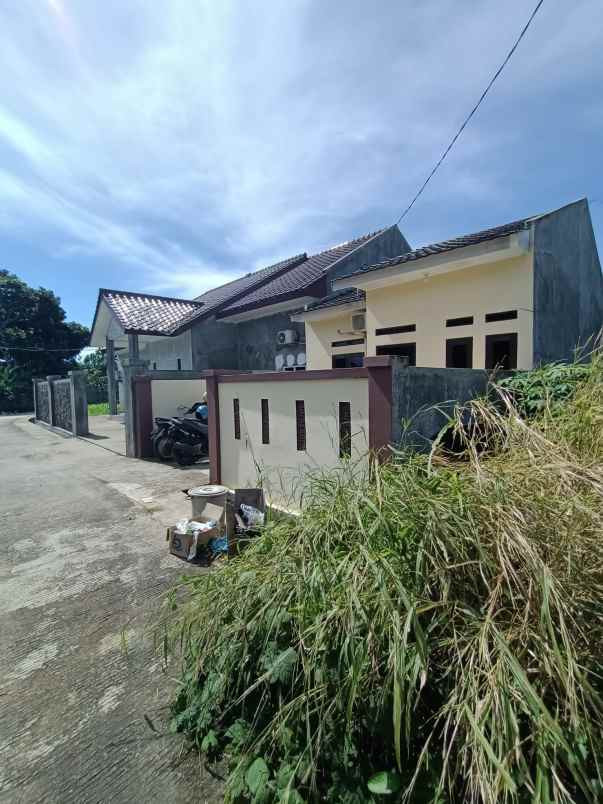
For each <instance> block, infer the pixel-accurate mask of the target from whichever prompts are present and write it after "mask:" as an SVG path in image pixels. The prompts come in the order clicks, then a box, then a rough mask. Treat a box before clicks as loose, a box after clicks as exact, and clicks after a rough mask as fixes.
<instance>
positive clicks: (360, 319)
mask: <svg viewBox="0 0 603 804" xmlns="http://www.w3.org/2000/svg"><path fill="white" fill-rule="evenodd" d="M352 329H353V330H354V332H361V331H364V330H365V329H366V316H365V315H364V313H354V315H353V316H352Z"/></svg>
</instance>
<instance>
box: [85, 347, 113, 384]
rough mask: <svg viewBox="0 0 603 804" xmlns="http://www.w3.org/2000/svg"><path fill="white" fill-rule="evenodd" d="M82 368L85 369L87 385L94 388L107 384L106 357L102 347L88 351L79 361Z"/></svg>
mask: <svg viewBox="0 0 603 804" xmlns="http://www.w3.org/2000/svg"><path fill="white" fill-rule="evenodd" d="M81 366H82V368H83V369H84V370H85V371H86V374H87V380H88V385H92V386H94V387H95V388H105V387H106V385H107V359H106V355H105V350H104V349H98V350H97V351H96V352H90V354H87V355H86V357H85V358H84V359H83V360H82V361H81Z"/></svg>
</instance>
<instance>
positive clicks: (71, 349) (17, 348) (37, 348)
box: [0, 343, 86, 352]
mask: <svg viewBox="0 0 603 804" xmlns="http://www.w3.org/2000/svg"><path fill="white" fill-rule="evenodd" d="M85 348H86V347H85V346H80V347H73V346H72V347H68V346H66V347H64V348H63V349H46V348H45V347H44V346H3V345H2V344H1V343H0V349H4V350H6V351H7V352H81V351H82V349H85Z"/></svg>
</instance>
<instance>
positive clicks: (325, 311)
mask: <svg viewBox="0 0 603 804" xmlns="http://www.w3.org/2000/svg"><path fill="white" fill-rule="evenodd" d="M365 309H366V301H365V299H356V300H355V301H349V300H348V301H345V300H344V301H341V302H340V303H339V304H330V305H329V306H328V307H319V308H318V309H317V310H298V311H297V312H296V313H294V314H293V315H291V321H294V322H296V323H298V324H301V323H303V322H304V321H323V320H327V319H329V318H337V316H340V315H342V314H343V313H355V312H361V311H362V310H365Z"/></svg>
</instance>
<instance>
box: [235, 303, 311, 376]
mask: <svg viewBox="0 0 603 804" xmlns="http://www.w3.org/2000/svg"><path fill="white" fill-rule="evenodd" d="M231 326H232V325H231ZM233 329H235V327H233ZM283 329H292V330H295V331H296V332H297V333H298V334H299V340H298V342H297V343H295V344H292V345H291V346H279V345H278V344H277V342H276V336H277V333H278V332H280V331H281V330H283ZM236 337H237V345H238V350H239V368H240V369H241V370H242V371H275V369H276V368H277V366H276V359H277V355H281V356H282V357H283V358H284V359H286V357H287V355H289V354H291V355H293V357H294V358H295V359H297V356H298V354H300V353H301V352H304V353H305V351H306V341H305V328H304V325H303V324H295V323H293V322H292V321H291V319H290V317H289V313H276V314H275V315H267V316H264V317H262V318H255V319H253V320H251V321H245V322H243V323H241V324H237V325H236Z"/></svg>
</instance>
